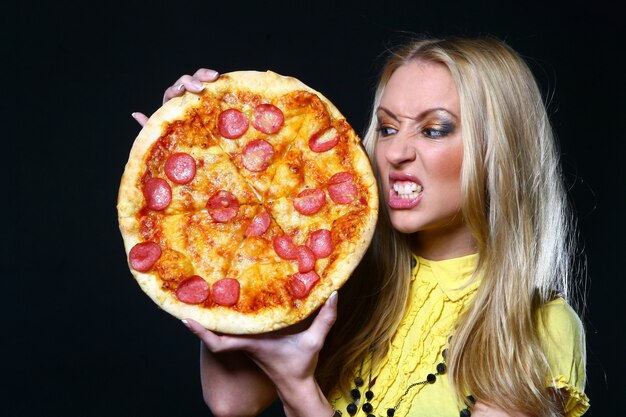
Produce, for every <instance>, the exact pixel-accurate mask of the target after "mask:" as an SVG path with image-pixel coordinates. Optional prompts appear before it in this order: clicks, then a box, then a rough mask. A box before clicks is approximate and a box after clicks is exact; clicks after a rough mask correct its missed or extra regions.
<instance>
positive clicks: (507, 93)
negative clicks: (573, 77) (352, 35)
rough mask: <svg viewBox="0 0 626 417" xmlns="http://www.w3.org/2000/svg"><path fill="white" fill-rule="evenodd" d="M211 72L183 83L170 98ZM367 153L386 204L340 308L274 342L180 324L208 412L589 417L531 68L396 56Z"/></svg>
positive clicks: (426, 46)
mask: <svg viewBox="0 0 626 417" xmlns="http://www.w3.org/2000/svg"><path fill="white" fill-rule="evenodd" d="M217 76H218V75H217V73H215V72H212V71H209V70H200V71H198V72H197V73H196V74H195V75H194V76H193V77H191V76H184V77H181V79H179V80H178V81H177V83H175V84H174V85H173V86H172V87H170V88H169V89H168V90H167V91H166V93H165V97H164V100H168V99H169V98H171V97H173V96H176V95H180V94H182V92H184V90H188V91H192V92H197V91H199V89H200V88H201V86H200V83H199V81H211V80H214V79H215V78H217ZM135 116H136V119H138V120H139V121H140V123H143V121H144V120H145V116H143V115H141V114H136V115H135ZM364 145H365V147H366V149H367V151H368V153H369V155H370V157H371V159H372V162H373V165H374V167H375V171H376V175H377V178H378V180H379V188H380V191H381V196H382V198H383V200H384V201H383V202H382V203H383V204H382V206H383V207H386V210H382V213H381V219H380V221H379V225H378V230H377V236H376V237H375V238H374V241H373V242H374V243H373V245H372V247H371V248H370V251H369V253H368V256H367V257H366V259H365V260H364V262H363V264H362V268H359V269H358V270H357V271H356V272H355V275H354V276H353V277H352V278H351V279H350V280H349V282H348V284H347V285H346V286H344V288H342V289H341V295H340V297H339V298H341V300H342V301H341V303H339V304H338V303H337V299H338V297H337V295H333V296H331V298H330V299H329V300H328V301H327V303H326V304H325V305H324V306H323V307H322V308H321V309H320V311H319V313H318V314H317V316H316V317H315V318H314V319H313V320H312V321H310V322H307V323H303V324H302V325H301V326H298V328H293V329H289V331H288V332H281V334H269V335H258V336H252V337H249V336H220V335H216V334H214V333H211V332H210V331H208V330H206V329H203V328H202V327H201V326H199V325H198V324H197V323H195V322H193V321H192V320H186V321H185V324H186V325H187V326H188V327H189V328H190V329H191V330H192V331H193V332H194V333H195V334H197V335H198V336H199V337H200V338H201V339H202V341H203V348H202V360H201V367H202V384H203V390H204V395H205V400H206V402H207V404H208V405H209V406H210V407H211V410H212V411H213V413H214V414H215V415H218V416H222V415H255V414H257V413H258V412H260V411H261V410H263V409H264V408H265V407H267V405H269V403H270V402H271V401H273V400H274V399H275V398H276V395H278V397H279V398H280V399H281V400H282V402H283V405H284V408H285V412H286V414H287V415H288V416H309V415H310V416H325V415H326V416H331V415H333V414H334V413H335V414H336V415H338V412H337V411H335V410H338V411H339V412H343V413H344V414H346V413H347V414H356V415H361V416H364V415H368V414H373V415H382V416H384V415H388V416H393V415H395V416H399V415H402V416H405V415H430V416H439V415H442V416H443V415H451V416H452V415H461V416H463V415H469V414H470V413H471V414H472V415H473V416H560V415H566V416H579V415H582V414H583V413H584V412H585V411H586V409H587V407H588V400H587V398H586V396H585V394H584V392H583V388H584V383H585V370H584V332H583V330H582V325H581V323H580V320H579V319H578V317H577V316H576V314H575V313H574V312H573V310H572V309H571V308H570V307H569V306H568V304H567V303H566V301H565V300H567V299H568V296H569V290H570V281H571V280H570V272H571V270H572V265H571V264H570V259H571V256H572V247H571V246H572V245H571V242H570V236H571V233H570V223H569V216H568V211H567V208H566V206H565V204H564V201H565V200H566V199H565V191H564V188H563V182H562V178H561V176H560V170H559V163H558V155H557V152H556V149H555V144H554V140H553V137H552V132H551V128H550V125H549V121H548V118H547V115H546V111H545V107H544V105H543V103H542V99H541V95H540V92H539V90H538V87H537V84H536V82H535V80H534V78H533V76H532V74H531V72H530V70H529V69H528V67H527V65H526V64H525V63H524V62H523V60H522V59H521V58H520V57H519V56H518V55H517V54H516V53H515V52H514V51H512V50H511V49H510V48H509V47H508V46H506V45H505V44H503V43H502V42H499V41H495V40H490V39H474V40H472V39H447V40H421V41H415V42H412V43H410V44H408V45H405V46H403V47H401V48H399V49H398V50H397V51H395V52H394V53H393V54H392V56H391V57H390V59H389V60H388V62H387V64H386V65H385V67H384V69H383V72H382V76H381V79H380V82H379V86H378V89H377V92H376V96H375V100H374V105H373V114H372V119H371V123H370V125H369V128H368V131H367V133H366V135H365V139H364ZM373 271H375V272H373ZM335 320H336V323H335ZM322 347H323V349H322Z"/></svg>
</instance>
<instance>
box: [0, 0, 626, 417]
mask: <svg viewBox="0 0 626 417" xmlns="http://www.w3.org/2000/svg"><path fill="white" fill-rule="evenodd" d="M253 4H254V5H253ZM619 15H620V14H619V13H618V12H617V10H616V9H611V8H607V7H605V6H604V5H601V4H600V3H599V2H592V3H589V2H586V3H585V5H584V7H582V5H581V6H578V5H576V4H574V3H571V2H569V3H568V4H567V6H566V7H563V6H556V5H549V4H548V5H541V6H539V5H532V4H530V3H528V2H520V1H493V2H485V3H482V4H478V3H471V4H468V5H464V6H460V5H456V4H453V3H450V2H444V1H439V2H434V1H433V2H429V3H426V2H418V1H411V2H409V1H394V0H386V1H384V2H381V3H379V4H376V5H373V6H368V5H365V4H364V3H363V4H360V5H350V6H348V5H344V4H343V3H340V2H339V1H334V2H331V1H320V0H312V1H310V2H303V3H302V4H297V3H295V2H287V1H285V2H258V3H245V2H235V1H230V2H219V3H218V2H209V1H207V2H195V3H189V2H184V1H178V2H169V3H168V4H160V3H159V2H154V4H149V3H147V2H146V3H145V4H142V5H139V4H137V3H133V2H131V1H127V2H117V1H114V2H87V1H85V2H76V3H75V4H64V5H61V4H60V3H57V2H46V3H44V2H40V3H33V2H32V1H30V2H29V1H22V2H21V3H20V4H19V5H17V4H13V5H10V6H9V7H7V6H6V5H5V8H4V12H3V15H2V40H1V42H2V45H3V53H2V56H3V59H2V67H3V70H4V71H3V73H4V76H3V80H2V82H1V83H0V84H1V85H2V91H3V95H2V96H3V103H2V108H3V111H2V114H3V119H4V120H3V123H2V127H3V137H4V140H3V141H2V142H3V144H4V145H3V148H4V149H5V151H4V152H3V153H2V162H3V164H2V166H3V168H4V169H2V170H1V172H2V174H3V179H4V180H3V181H2V186H3V188H4V192H3V193H2V194H3V199H2V201H3V212H4V213H5V216H3V219H4V226H5V227H4V228H3V239H2V251H1V253H2V264H1V267H2V284H3V288H4V291H3V299H4V300H3V301H2V302H1V303H0V304H1V305H2V307H1V308H2V314H1V316H0V317H2V330H3V332H2V334H3V337H2V347H3V349H2V351H3V352H4V353H3V354H2V357H1V360H0V363H1V364H2V365H1V366H2V369H1V371H0V376H1V378H2V385H3V388H2V389H0V397H1V398H0V399H1V401H0V415H3V416H5V415H6V416H202V415H207V416H208V415H210V413H209V411H208V410H207V408H206V407H205V406H204V404H203V402H202V397H201V392H200V386H199V378H198V369H197V357H198V341H197V340H196V339H195V337H194V336H193V335H191V334H190V333H188V332H187V330H186V329H185V328H184V326H183V325H182V324H181V323H180V322H179V321H178V320H176V319H174V318H172V317H171V316H169V315H167V314H165V313H163V312H162V311H160V310H158V309H157V308H156V306H155V305H154V304H153V303H152V301H150V300H149V299H148V297H147V296H145V295H144V294H143V293H142V292H141V290H140V289H139V287H138V286H137V284H136V283H135V282H134V280H133V279H132V277H131V275H130V273H129V271H128V269H127V265H126V260H125V256H124V250H123V246H122V240H121V238H120V235H119V232H118V230H117V223H116V222H117V220H116V210H115V204H116V197H117V195H116V194H117V188H118V184H119V179H120V176H121V174H122V171H123V168H124V164H125V162H126V159H127V157H128V152H129V150H130V147H131V144H132V141H133V140H134V138H135V136H136V134H137V132H138V131H139V126H138V125H137V124H136V123H135V121H134V120H133V119H132V118H131V116H130V114H131V112H133V111H144V112H146V113H148V114H149V113H151V112H153V111H154V110H156V108H158V106H159V105H160V102H161V97H162V94H163V90H164V89H165V87H167V86H169V85H170V84H171V83H172V82H173V81H174V80H175V79H176V78H178V76H180V75H181V74H184V73H192V72H193V71H194V70H195V69H196V68H198V67H200V66H206V67H210V68H215V69H217V70H219V71H221V72H227V71H231V70H239V69H256V70H266V69H272V70H274V71H276V72H279V73H282V74H286V75H292V76H295V77H297V78H300V79H301V80H302V81H304V82H305V83H307V84H308V85H310V86H311V87H313V88H315V89H317V90H320V91H322V92H323V93H324V94H325V95H327V96H328V97H329V98H330V99H331V100H332V101H333V102H334V103H335V104H336V105H337V106H338V107H339V108H340V109H341V110H342V112H343V113H344V114H345V115H346V117H347V118H348V120H349V121H350V122H351V123H352V124H353V126H354V127H355V128H356V129H357V130H358V131H362V130H363V127H364V125H365V119H366V117H367V113H368V106H369V102H370V98H371V90H372V86H373V84H374V81H375V78H376V74H377V70H378V68H379V63H380V59H379V56H380V54H381V53H382V52H384V50H385V48H386V46H387V45H389V44H390V43H392V42H393V41H395V40H398V39H400V38H402V37H404V36H406V35H407V34H408V33H410V32H417V33H430V34H432V35H447V34H462V35H463V34H464V35H495V36H498V37H500V38H503V39H505V40H507V41H508V42H509V44H511V45H512V46H513V47H514V48H515V49H517V50H518V51H520V52H521V53H522V54H523V55H524V56H526V57H528V59H529V60H530V61H531V64H532V66H533V69H534V70H535V72H536V75H537V77H538V79H539V82H540V83H541V85H542V88H543V91H544V93H545V96H546V100H547V101H548V102H549V111H550V114H551V117H552V120H553V123H554V126H555V129H556V132H557V134H558V137H559V139H560V142H561V147H562V153H563V162H564V166H565V170H566V173H567V178H568V182H569V185H570V187H571V196H572V199H573V201H574V205H575V208H576V210H577V213H578V216H579V219H580V220H579V222H580V231H581V242H582V243H583V245H584V247H585V250H586V253H587V257H588V281H587V285H586V289H585V291H586V293H587V294H588V299H587V306H586V308H585V309H584V312H583V313H584V321H585V325H586V328H587V331H588V371H589V382H588V388H587V392H588V394H589V396H590V397H591V402H592V407H591V410H590V412H589V414H588V415H590V416H607V415H616V414H617V410H618V409H617V404H618V400H621V399H622V398H621V397H623V395H624V394H625V393H626V389H625V387H626V386H625V384H624V378H623V375H624V373H625V371H626V367H625V366H624V355H623V352H624V348H625V345H624V330H623V324H624V318H625V314H624V307H623V304H622V294H623V292H624V281H623V280H624V273H623V270H622V268H621V267H619V264H620V257H621V256H623V251H624V247H625V245H624V243H623V240H622V236H623V235H624V232H626V227H625V224H624V223H625V222H624V216H623V214H624V213H625V212H626V198H625V195H624V190H625V187H624V186H623V182H624V180H625V179H626V175H625V172H624V171H625V170H624V166H625V165H626V164H625V163H624V160H623V155H624V151H625V145H624V141H625V140H626V138H625V137H624V129H623V125H624V121H625V120H626V118H625V116H626V114H625V111H624V110H625V105H624V101H623V97H624V93H625V91H624V83H623V72H624V63H625V62H624V53H623V52H624V45H623V41H624V40H625V36H624V32H623V31H622V30H621V29H620V25H622V23H623V22H622V21H621V18H618V16H619ZM7 165H8V168H7ZM242 389H245V387H242ZM277 410H278V411H277ZM279 410H280V407H278V406H275V407H273V408H272V409H270V410H269V411H268V413H267V415H274V414H276V413H278V412H279Z"/></svg>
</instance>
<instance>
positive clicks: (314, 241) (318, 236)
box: [307, 229, 333, 259]
mask: <svg viewBox="0 0 626 417" xmlns="http://www.w3.org/2000/svg"><path fill="white" fill-rule="evenodd" d="M307 246H308V247H309V248H311V251H313V253H314V254H315V257H316V258H317V259H320V258H326V257H328V256H330V254H331V253H332V252H333V241H332V239H331V235H330V230H326V229H319V230H316V231H315V232H313V233H311V234H310V235H309V239H308V242H307Z"/></svg>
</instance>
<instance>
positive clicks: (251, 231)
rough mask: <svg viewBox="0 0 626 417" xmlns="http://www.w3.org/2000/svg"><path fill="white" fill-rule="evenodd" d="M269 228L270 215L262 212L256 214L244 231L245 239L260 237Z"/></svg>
mask: <svg viewBox="0 0 626 417" xmlns="http://www.w3.org/2000/svg"><path fill="white" fill-rule="evenodd" d="M269 227H270V215H269V214H268V213H267V211H265V210H263V211H262V212H260V213H259V214H257V215H256V216H255V217H254V219H252V222H251V223H250V225H249V226H248V228H247V229H246V233H245V235H246V237H255V236H261V235H262V234H263V233H265V232H266V231H267V229H268V228H269Z"/></svg>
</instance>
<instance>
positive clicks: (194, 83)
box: [163, 68, 219, 103]
mask: <svg viewBox="0 0 626 417" xmlns="http://www.w3.org/2000/svg"><path fill="white" fill-rule="evenodd" d="M218 78H219V73H218V72H217V71H215V70H212V69H208V68H200V69H199V70H197V71H196V72H195V73H194V74H193V75H183V76H182V77H180V78H179V79H178V80H176V82H175V83H174V84H173V85H172V86H170V87H169V88H168V89H167V90H165V93H164V94H163V103H165V102H166V101H168V100H171V99H172V98H174V97H180V96H182V95H183V94H185V91H189V92H192V93H199V92H200V91H202V90H204V84H203V82H212V81H215V80H217V79H218Z"/></svg>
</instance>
